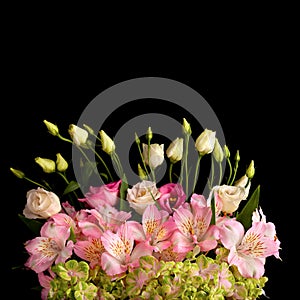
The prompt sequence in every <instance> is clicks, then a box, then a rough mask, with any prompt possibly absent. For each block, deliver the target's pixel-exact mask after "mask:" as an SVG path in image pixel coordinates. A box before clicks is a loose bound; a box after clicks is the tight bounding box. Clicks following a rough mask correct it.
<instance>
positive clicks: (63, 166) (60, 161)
mask: <svg viewBox="0 0 300 300" xmlns="http://www.w3.org/2000/svg"><path fill="white" fill-rule="evenodd" d="M56 168H57V170H58V171H59V172H64V171H66V170H67V169H68V163H67V162H66V160H65V159H64V158H63V157H62V156H61V154H60V153H57V154H56Z"/></svg>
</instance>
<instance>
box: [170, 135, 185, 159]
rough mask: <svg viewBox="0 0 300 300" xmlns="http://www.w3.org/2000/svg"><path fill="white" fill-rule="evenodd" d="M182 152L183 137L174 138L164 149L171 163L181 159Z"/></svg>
mask: <svg viewBox="0 0 300 300" xmlns="http://www.w3.org/2000/svg"><path fill="white" fill-rule="evenodd" d="M182 153H183V138H176V139H175V140H174V141H173V142H171V144H170V146H169V147H168V149H167V150H166V154H167V156H168V158H170V161H171V163H173V164H174V163H176V162H178V161H180V160H181V159H182Z"/></svg>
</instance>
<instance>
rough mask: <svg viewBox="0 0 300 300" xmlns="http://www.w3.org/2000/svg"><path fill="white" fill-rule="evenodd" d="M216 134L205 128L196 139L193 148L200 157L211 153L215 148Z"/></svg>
mask: <svg viewBox="0 0 300 300" xmlns="http://www.w3.org/2000/svg"><path fill="white" fill-rule="evenodd" d="M215 139H216V132H215V131H212V130H209V129H207V128H205V129H204V131H202V133H201V134H200V135H199V136H198V138H197V139H196V143H195V147H196V149H197V150H198V152H199V153H200V155H202V156H203V155H205V154H209V153H211V152H213V150H214V146H215Z"/></svg>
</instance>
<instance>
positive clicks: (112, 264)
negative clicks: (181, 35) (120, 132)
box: [11, 118, 280, 300]
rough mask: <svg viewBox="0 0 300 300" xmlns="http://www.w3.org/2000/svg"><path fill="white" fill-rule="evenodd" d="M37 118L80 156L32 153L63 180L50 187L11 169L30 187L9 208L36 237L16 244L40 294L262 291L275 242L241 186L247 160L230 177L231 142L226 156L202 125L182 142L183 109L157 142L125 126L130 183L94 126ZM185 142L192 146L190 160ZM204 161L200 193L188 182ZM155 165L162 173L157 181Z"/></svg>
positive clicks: (249, 294)
mask: <svg viewBox="0 0 300 300" xmlns="http://www.w3.org/2000/svg"><path fill="white" fill-rule="evenodd" d="M44 124H45V125H46V127H47V129H48V131H49V133H50V134H51V135H52V136H55V137H58V138H59V139H60V140H62V141H65V142H67V143H70V144H71V145H72V146H73V149H74V151H77V153H79V154H80V159H79V161H78V162H77V161H76V162H75V161H74V160H73V161H72V164H73V165H72V167H73V168H70V167H69V166H70V161H69V160H67V159H66V158H65V157H63V155H61V153H57V154H56V160H53V159H51V158H43V157H37V158H36V159H35V162H36V163H37V164H38V165H39V166H40V167H41V168H42V171H43V172H44V175H45V176H48V174H49V173H56V174H58V175H59V176H60V177H61V178H62V182H63V183H64V185H63V188H60V189H59V188H58V189H57V190H55V187H57V186H56V185H53V184H51V183H50V182H49V180H47V179H43V180H42V181H41V182H37V181H35V180H33V179H31V178H29V177H27V176H26V175H25V173H24V172H22V171H21V170H17V169H14V168H11V171H12V172H13V174H14V175H16V176H17V177H18V178H21V179H23V180H27V181H29V182H30V184H33V188H32V189H30V190H28V192H27V195H26V196H27V203H26V204H25V207H24V210H23V213H22V214H19V217H20V219H21V220H22V221H23V222H24V223H25V224H26V225H27V226H28V227H29V228H30V229H31V230H32V231H33V233H34V234H35V236H34V237H33V238H32V239H31V240H28V241H26V242H25V244H24V247H25V250H26V251H27V253H28V260H27V261H26V262H25V263H24V265H25V267H26V268H28V269H29V270H32V271H33V272H35V273H36V275H37V278H38V281H39V284H40V289H41V298H42V299H53V300H54V299H91V300H92V299H155V300H158V299H232V300H233V299H257V298H259V297H260V296H261V295H264V294H265V293H264V286H265V284H266V282H267V280H268V278H267V277H266V276H264V273H265V262H266V258H267V257H269V256H275V257H276V258H278V259H280V256H279V250H280V241H279V239H278V238H277V237H276V230H275V225H274V224H273V223H271V222H268V221H267V218H266V216H265V215H264V213H263V210H262V208H261V207H260V205H259V196H260V186H259V185H258V186H257V187H255V188H252V186H251V181H252V178H253V177H254V175H255V166H254V161H253V160H252V161H250V163H249V164H248V166H247V167H246V168H245V171H244V172H242V174H239V170H240V169H239V163H240V155H239V151H236V154H235V156H234V157H232V156H231V153H230V150H229V148H228V147H227V146H226V145H220V143H219V140H218V137H217V135H216V132H215V131H212V130H210V129H207V128H206V129H204V130H203V131H202V132H199V135H198V137H197V139H196V141H195V142H193V143H192V145H191V140H190V137H191V133H192V128H191V126H190V124H189V122H188V121H187V120H186V119H185V118H183V122H182V132H179V133H178V137H177V138H176V139H174V140H173V141H172V142H171V143H169V145H167V146H168V147H166V150H165V144H160V143H157V141H155V138H156V137H155V135H154V134H153V132H152V130H151V127H149V128H148V129H147V131H145V135H143V136H138V135H137V134H136V133H135V141H134V144H135V146H136V149H137V154H138V156H137V158H136V174H137V175H138V178H139V180H138V181H137V182H136V183H134V184H131V185H130V184H129V183H128V180H127V176H126V172H124V168H123V166H122V162H121V160H120V157H119V155H118V151H117V150H118V147H117V145H116V144H115V142H114V140H113V139H112V138H111V137H110V136H109V135H107V134H106V132H105V131H104V130H100V131H99V132H97V133H95V132H94V130H93V129H92V128H91V127H89V126H88V125H87V124H83V125H82V126H81V127H79V126H77V125H74V124H71V125H70V126H69V128H68V133H69V137H68V138H66V137H64V136H62V135H61V133H60V130H59V128H58V126H57V125H55V124H53V123H51V122H49V121H47V120H44ZM90 136H93V137H95V138H96V143H95V144H93V143H92V142H91V140H90V139H89V137H90ZM191 147H192V149H191ZM189 150H190V151H191V150H193V151H194V152H196V154H197V160H196V163H195V164H193V165H190V164H189V161H188V155H189ZM88 153H92V154H93V155H94V156H95V158H96V159H95V161H93V160H91V159H90V156H89V155H88ZM190 153H191V152H190ZM104 158H109V163H108V162H107V160H105V159H104ZM208 159H210V160H209V164H210V166H211V173H210V174H209V176H208V179H207V180H205V184H207V186H208V190H209V192H208V193H207V195H204V194H203V193H198V192H197V187H198V186H199V184H201V180H200V178H201V176H199V174H200V173H201V172H200V163H201V162H202V160H206V163H207V161H208ZM164 162H165V163H166V162H167V166H168V173H167V174H168V176H167V177H168V179H167V181H166V182H163V183H161V181H158V180H157V174H158V173H159V169H160V167H161V166H162V164H163V163H164ZM75 164H76V168H77V167H78V169H79V170H80V174H81V176H80V178H78V176H77V177H76V176H74V172H73V169H74V167H75ZM224 164H225V165H226V166H228V171H226V172H224V171H223V170H224V168H223V166H224ZM113 170H114V172H113ZM201 170H202V168H201ZM77 174H78V173H77ZM216 174H218V176H216ZM74 177H76V178H74ZM92 178H93V180H94V181H91V179H92Z"/></svg>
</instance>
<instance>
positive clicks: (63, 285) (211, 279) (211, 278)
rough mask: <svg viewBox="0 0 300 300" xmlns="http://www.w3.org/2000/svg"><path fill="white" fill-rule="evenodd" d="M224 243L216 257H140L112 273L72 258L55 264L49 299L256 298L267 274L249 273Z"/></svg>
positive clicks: (213, 299)
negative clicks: (230, 258)
mask: <svg viewBox="0 0 300 300" xmlns="http://www.w3.org/2000/svg"><path fill="white" fill-rule="evenodd" d="M227 253H228V251H227V250H226V249H224V248H220V249H219V252H218V255H217V256H216V257H215V258H212V257H209V256H206V255H204V254H200V255H197V256H195V255H194V254H190V255H188V257H187V258H186V259H185V260H184V261H182V262H174V261H159V260H158V259H156V258H155V257H154V256H144V257H141V258H140V267H139V268H136V269H134V270H132V271H131V272H128V273H127V274H124V275H123V276H122V277H121V278H118V279H112V278H110V277H109V276H108V275H107V274H106V273H105V272H104V271H102V270H101V268H100V267H95V268H94V269H90V268H89V265H88V264H87V263H86V262H84V261H80V262H77V261H76V260H70V261H67V262H66V263H59V264H57V265H55V266H54V267H53V268H52V270H53V272H54V273H55V274H56V275H57V276H56V277H55V278H54V279H53V280H52V281H51V289H50V291H49V295H48V299H51V300H56V299H76V300H81V299H82V300H83V299H89V300H94V299H107V300H117V299H119V300H127V299H133V300H143V299H145V300H146V299H154V300H160V299H165V300H169V299H186V300H192V299H200V300H201V299H203V300H222V299H223V300H226V299H228V300H229V299H230V300H237V299H247V300H254V299H257V298H259V296H261V295H263V293H264V292H263V287H264V286H265V283H266V282H267V277H261V278H259V279H254V278H244V277H243V276H241V274H240V273H239V272H238V270H237V268H236V267H234V266H229V265H228V264H227V263H226V261H225V257H226V255H227Z"/></svg>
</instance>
